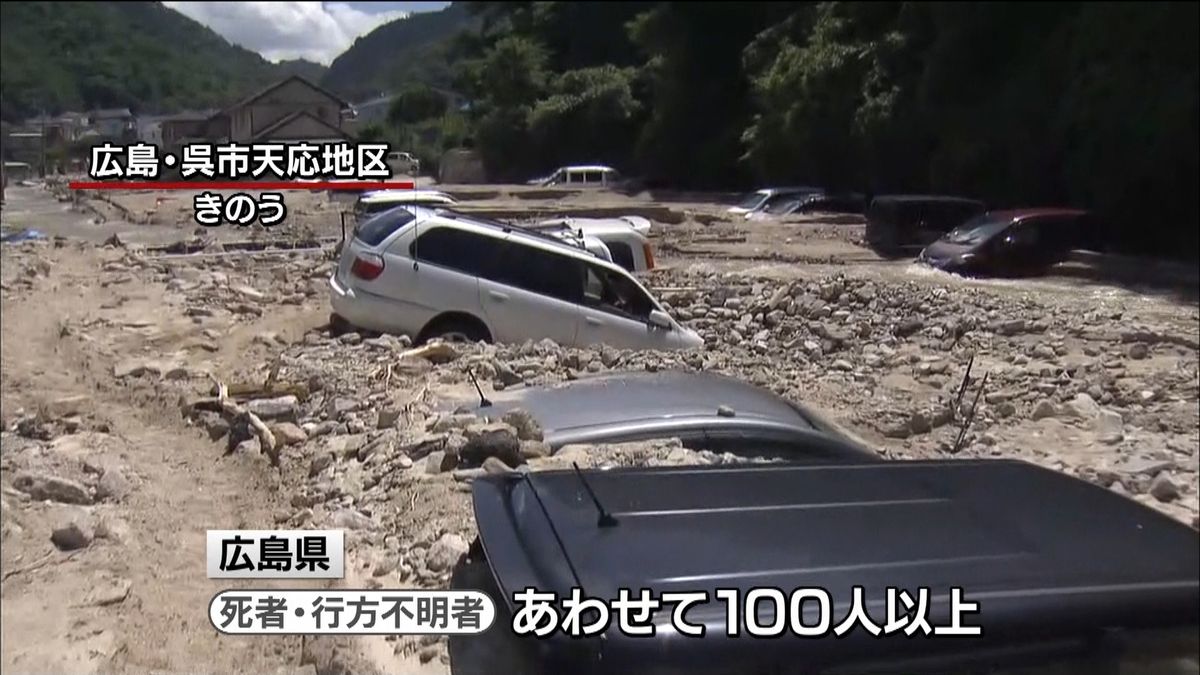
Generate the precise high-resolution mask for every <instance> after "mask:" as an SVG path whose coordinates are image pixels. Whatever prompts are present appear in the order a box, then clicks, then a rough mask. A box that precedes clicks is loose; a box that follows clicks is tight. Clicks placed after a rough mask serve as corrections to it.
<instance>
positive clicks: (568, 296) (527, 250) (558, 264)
mask: <svg viewBox="0 0 1200 675" xmlns="http://www.w3.org/2000/svg"><path fill="white" fill-rule="evenodd" d="M582 264H583V263H582V262H580V261H579V260H577V259H575V258H572V257H570V256H565V255H559V254H557V253H554V252H552V251H547V250H545V249H541V248H537V247H534V246H527V245H525V244H519V243H516V242H511V241H510V242H505V244H504V247H503V249H502V251H501V253H500V257H499V262H498V263H497V264H496V266H495V268H494V269H493V271H492V273H491V274H489V275H488V278H489V279H491V280H493V281H496V282H498V283H501V284H505V285H507V286H514V287H516V288H520V289H523V290H526V291H529V292H531V293H537V294H539V295H545V296H548V297H551V298H557V299H558V300H565V301H567V302H579V301H580V299H581V298H582V297H583V269H582Z"/></svg>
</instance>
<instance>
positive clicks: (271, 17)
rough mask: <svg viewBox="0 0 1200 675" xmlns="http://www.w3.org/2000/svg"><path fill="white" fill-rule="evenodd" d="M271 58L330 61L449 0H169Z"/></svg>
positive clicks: (220, 32)
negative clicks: (358, 40) (396, 21)
mask: <svg viewBox="0 0 1200 675" xmlns="http://www.w3.org/2000/svg"><path fill="white" fill-rule="evenodd" d="M163 4H165V5H166V6H167V7H170V8H171V9H174V10H175V11H177V12H180V13H181V14H183V15H185V16H187V17H189V18H191V19H194V20H196V21H199V22H200V23H202V24H204V25H205V26H208V27H209V28H211V29H213V30H214V31H216V32H217V34H218V35H220V36H221V37H223V38H225V39H226V40H229V41H230V42H232V43H233V44H235V45H239V46H241V47H245V48H246V49H251V50H253V51H256V52H258V53H259V54H262V55H263V57H264V58H266V59H267V60H268V61H282V60H285V59H297V58H303V59H308V60H309V61H316V62H317V63H322V64H325V65H329V63H330V62H331V61H333V59H334V58H336V57H337V56H338V55H339V54H341V53H342V52H344V51H346V48H347V47H349V46H350V45H351V44H353V43H354V40H355V39H356V38H359V37H361V36H363V35H366V34H367V33H370V32H371V31H372V30H374V29H375V28H376V27H377V26H379V25H381V24H385V23H387V22H389V21H392V20H394V19H399V18H401V17H404V16H407V15H408V14H409V13H411V12H428V11H435V10H438V9H441V8H442V7H445V6H446V5H448V4H450V3H449V2H164V3H163Z"/></svg>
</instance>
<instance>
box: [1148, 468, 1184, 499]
mask: <svg viewBox="0 0 1200 675" xmlns="http://www.w3.org/2000/svg"><path fill="white" fill-rule="evenodd" d="M1179 495H1180V492H1179V487H1178V486H1177V485H1175V483H1174V482H1172V481H1171V479H1170V478H1169V477H1168V476H1167V475H1166V474H1165V473H1162V474H1159V475H1158V477H1157V478H1155V479H1154V480H1153V481H1151V482H1150V496H1151V497H1154V498H1155V499H1157V500H1158V501H1160V502H1164V503H1165V502H1173V501H1175V500H1176V499H1179Z"/></svg>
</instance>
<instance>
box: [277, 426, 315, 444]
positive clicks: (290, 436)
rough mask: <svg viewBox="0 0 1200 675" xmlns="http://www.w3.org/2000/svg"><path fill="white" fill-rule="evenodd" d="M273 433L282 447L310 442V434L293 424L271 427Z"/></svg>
mask: <svg viewBox="0 0 1200 675" xmlns="http://www.w3.org/2000/svg"><path fill="white" fill-rule="evenodd" d="M271 433H272V434H274V435H275V440H276V441H277V442H279V443H280V444H282V445H299V444H300V443H303V442H304V441H307V440H308V434H306V433H304V430H303V429H301V428H300V427H298V426H296V425H295V424H293V423H291V422H280V423H279V424H273V425H271Z"/></svg>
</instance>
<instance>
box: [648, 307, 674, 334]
mask: <svg viewBox="0 0 1200 675" xmlns="http://www.w3.org/2000/svg"><path fill="white" fill-rule="evenodd" d="M646 321H647V323H649V324H650V326H651V327H653V328H661V329H662V330H671V327H672V324H671V317H670V316H669V315H668V314H667V313H666V312H663V311H661V310H657V309H654V310H651V311H650V316H649V317H648V318H647V319H646Z"/></svg>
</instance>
